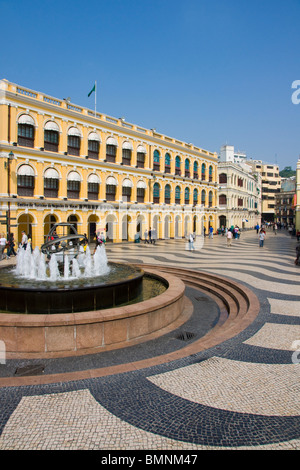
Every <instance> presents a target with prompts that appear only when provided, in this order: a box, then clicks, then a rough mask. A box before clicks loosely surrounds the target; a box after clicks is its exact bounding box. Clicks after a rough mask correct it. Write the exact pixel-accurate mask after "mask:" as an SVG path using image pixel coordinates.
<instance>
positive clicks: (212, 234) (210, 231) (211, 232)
mask: <svg viewBox="0 0 300 470" xmlns="http://www.w3.org/2000/svg"><path fill="white" fill-rule="evenodd" d="M213 237H214V229H213V227H212V226H210V227H209V238H213Z"/></svg>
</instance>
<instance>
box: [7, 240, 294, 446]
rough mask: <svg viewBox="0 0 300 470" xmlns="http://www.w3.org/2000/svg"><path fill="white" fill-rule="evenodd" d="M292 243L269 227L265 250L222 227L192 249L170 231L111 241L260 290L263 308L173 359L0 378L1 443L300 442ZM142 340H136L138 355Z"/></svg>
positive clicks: (136, 253) (126, 254)
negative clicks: (84, 372)
mask: <svg viewBox="0 0 300 470" xmlns="http://www.w3.org/2000/svg"><path fill="white" fill-rule="evenodd" d="M296 243H297V242H296V240H295V239H294V238H290V237H289V236H288V235H287V234H286V233H285V232H279V233H278V234H277V235H274V234H273V232H270V233H268V234H267V239H266V242H265V246H264V247H263V248H260V247H259V246H258V240H257V237H256V234H255V233H254V232H252V231H251V232H245V233H243V234H242V237H241V238H240V239H239V240H236V241H234V242H233V244H232V246H231V247H227V246H226V240H225V239H224V238H223V237H220V236H219V237H214V239H213V240H210V239H206V240H205V241H204V244H203V246H200V247H199V248H201V249H198V250H196V251H194V252H189V251H186V250H185V243H184V242H182V241H174V240H170V241H159V242H158V243H157V245H156V246H151V245H144V244H143V243H142V244H123V245H114V246H108V247H107V254H108V258H109V259H110V260H112V261H126V260H127V261H129V262H135V263H145V264H155V265H160V264H161V265H162V266H166V265H167V266H171V267H172V266H173V267H182V268H188V269H193V270H200V271H202V272H203V271H207V272H209V273H215V274H218V275H220V276H223V277H229V278H231V279H233V280H235V281H238V282H239V283H240V284H242V285H245V286H247V287H248V288H250V289H251V290H252V291H253V292H254V293H255V294H256V296H257V297H258V299H259V302H260V312H259V315H258V316H257V318H256V319H255V320H254V322H253V323H252V324H251V325H250V326H248V327H247V328H246V329H245V330H244V331H242V332H241V333H240V334H238V335H237V336H235V337H233V338H231V339H229V340H228V341H225V342H223V343H221V344H218V345H217V346H214V347H212V348H210V349H208V350H205V351H200V352H195V353H194V354H191V355H189V356H183V357H181V358H180V357H179V358H178V359H177V360H172V361H171V362H168V361H166V362H162V363H160V364H156V365H153V366H151V363H149V364H150V366H149V367H147V368H143V369H138V368H137V369H136V370H131V371H128V372H124V373H115V374H113V375H106V376H102V377H93V374H92V373H91V374H90V377H88V378H85V379H82V380H73V381H67V382H57V383H51V384H40V383H38V381H37V383H36V384H34V383H30V384H29V385H23V386H10V387H5V386H2V387H1V388H0V413H1V414H0V433H1V435H0V449H103V450H145V449H146V450H157V449H159V450H174V451H175V450H190V449H193V450H202V449H249V448H250V449H298V450H299V449H300V405H299V392H300V352H299V354H298V349H300V277H299V276H300V268H299V267H297V266H295V265H294V258H295V247H296ZM196 247H197V245H196ZM146 347H147V346H146V345H140V347H139V349H140V353H142V350H143V349H144V350H145V348H146ZM129 349H130V348H129ZM132 351H133V350H132ZM113 354H114V356H115V357H116V356H117V355H118V354H121V352H118V351H116V352H114V353H113ZM122 354H123V355H124V351H122ZM125 354H126V353H125ZM136 354H137V356H136V357H138V351H137V352H136ZM129 357H130V352H129V351H128V358H129ZM131 359H132V358H131ZM89 366H90V364H89ZM0 367H3V366H1V365H0Z"/></svg>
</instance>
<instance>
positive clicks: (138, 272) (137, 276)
mask: <svg viewBox="0 0 300 470" xmlns="http://www.w3.org/2000/svg"><path fill="white" fill-rule="evenodd" d="M107 264H108V266H109V265H118V266H124V265H125V266H131V267H133V268H134V270H135V273H136V274H135V275H133V276H132V277H129V278H128V279H130V280H133V279H140V278H141V277H143V276H144V274H145V271H144V270H143V269H141V268H140V267H137V266H134V265H129V264H128V263H119V262H114V261H109V262H108V263H107ZM6 269H7V270H8V269H11V267H10V266H2V267H1V268H0V270H1V271H2V270H6ZM98 277H101V276H98ZM83 279H85V278H83ZM88 279H90V278H88V277H87V278H86V280H88ZM26 280H27V281H30V279H28V278H27V279H26ZM61 281H62V282H65V283H66V284H67V283H68V282H69V281H70V282H74V279H69V281H68V279H62V280H61ZM43 282H49V284H48V285H45V286H42V287H32V288H31V287H23V288H22V287H19V286H13V285H11V284H5V283H3V282H1V283H0V292H1V287H3V288H5V289H7V290H11V291H14V290H15V289H18V291H21V292H35V293H43V292H45V291H47V292H49V291H50V292H61V293H63V292H66V291H73V290H74V291H76V292H78V291H83V290H92V289H95V288H101V287H108V286H111V287H116V286H118V285H121V284H123V283H124V281H113V282H102V283H99V284H91V285H86V286H78V285H74V286H71V285H70V286H67V285H66V286H64V287H51V282H52V281H51V280H49V281H48V280H45V281H43ZM0 314H1V313H0ZM22 315H24V314H22ZM35 315H36V314H35Z"/></svg>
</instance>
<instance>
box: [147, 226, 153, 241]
mask: <svg viewBox="0 0 300 470" xmlns="http://www.w3.org/2000/svg"><path fill="white" fill-rule="evenodd" d="M151 235H152V231H151V227H150V228H149V232H148V238H149V243H152V238H151Z"/></svg>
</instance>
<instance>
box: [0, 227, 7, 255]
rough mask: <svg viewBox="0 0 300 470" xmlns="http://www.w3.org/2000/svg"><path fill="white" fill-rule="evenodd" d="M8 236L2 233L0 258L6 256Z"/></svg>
mask: <svg viewBox="0 0 300 470" xmlns="http://www.w3.org/2000/svg"><path fill="white" fill-rule="evenodd" d="M6 243H7V242H6V238H5V235H4V234H3V233H1V238H0V260H2V259H3V258H4V250H5V247H6Z"/></svg>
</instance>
